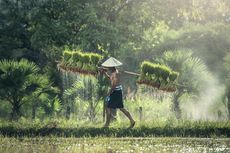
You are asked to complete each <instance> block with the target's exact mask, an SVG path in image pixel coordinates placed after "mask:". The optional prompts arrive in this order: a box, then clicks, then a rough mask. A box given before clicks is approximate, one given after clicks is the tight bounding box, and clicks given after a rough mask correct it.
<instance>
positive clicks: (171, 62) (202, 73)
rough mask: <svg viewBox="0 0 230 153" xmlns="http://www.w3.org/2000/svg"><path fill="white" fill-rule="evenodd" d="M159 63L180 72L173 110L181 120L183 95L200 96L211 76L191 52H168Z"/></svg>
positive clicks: (158, 60)
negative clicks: (181, 99) (181, 98)
mask: <svg viewBox="0 0 230 153" xmlns="http://www.w3.org/2000/svg"><path fill="white" fill-rule="evenodd" d="M156 61H157V62H158V63H162V64H166V65H168V66H169V67H170V68H172V70H174V71H176V72H179V74H180V75H179V77H178V84H177V91H176V93H175V94H174V96H173V105H172V109H173V111H174V112H175V115H176V117H177V118H181V109H180V101H179V99H180V97H181V96H182V95H183V94H191V95H197V96H198V95H199V94H200V92H201V91H202V90H203V89H204V88H205V87H206V85H207V79H208V78H209V76H210V74H209V72H208V70H207V67H206V65H205V64H204V63H203V62H202V61H201V60H200V59H199V58H197V57H193V55H192V52H191V51H188V50H187V51H183V50H177V51H167V52H165V53H164V54H163V55H162V56H161V57H160V58H159V59H157V60H156Z"/></svg>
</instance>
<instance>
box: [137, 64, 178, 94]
mask: <svg viewBox="0 0 230 153" xmlns="http://www.w3.org/2000/svg"><path fill="white" fill-rule="evenodd" d="M178 76H179V73H178V72H175V71H173V70H171V69H170V68H169V67H167V66H166V65H160V64H155V63H151V62H148V61H144V62H142V64H141V75H140V77H139V78H138V81H137V83H138V84H144V85H147V86H152V87H154V88H157V89H160V90H164V91H168V92H174V91H176V81H177V78H178Z"/></svg>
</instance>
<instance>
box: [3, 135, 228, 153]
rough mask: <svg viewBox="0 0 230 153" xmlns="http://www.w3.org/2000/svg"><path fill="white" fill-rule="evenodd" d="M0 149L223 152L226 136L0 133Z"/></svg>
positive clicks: (15, 152)
mask: <svg viewBox="0 0 230 153" xmlns="http://www.w3.org/2000/svg"><path fill="white" fill-rule="evenodd" d="M0 145H1V147H0V152H2V153H3V152H4V153H35V152H45V153H46V152H55V153H72V152H77V153H88V152H94V153H117V152H125V153H139V152H143V153H144V152H146V153H150V152H151V153H152V152H156V153H157V152H159V153H171V152H175V153H203V152H208V153H227V152H230V139H229V138H221V139H220V138H218V139H217V138H178V137H171V138H168V137H161V138H155V137H149V138H144V137H139V138H129V137H126V138H112V137H111V138H103V137H97V138H63V137H62V138H61V137H35V138H28V137H24V138H9V137H0Z"/></svg>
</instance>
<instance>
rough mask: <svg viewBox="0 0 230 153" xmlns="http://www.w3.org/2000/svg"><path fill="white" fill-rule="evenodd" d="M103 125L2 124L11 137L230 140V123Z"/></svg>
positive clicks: (60, 122) (2, 131)
mask: <svg viewBox="0 0 230 153" xmlns="http://www.w3.org/2000/svg"><path fill="white" fill-rule="evenodd" d="M102 126H103V123H102V122H98V123H88V122H77V121H65V120H53V121H43V122H40V121H37V122H36V121H35V122H29V121H26V120H23V121H19V122H8V121H1V124H0V134H1V135H3V136H9V137H25V136H26V137H34V136H51V135H52V136H61V137H230V132H229V131H230V122H207V121H206V122H205V121H183V120H166V121H153V122H142V123H140V122H137V124H136V126H135V128H133V129H128V128H127V127H128V126H129V123H128V122H114V123H112V124H111V126H110V128H102Z"/></svg>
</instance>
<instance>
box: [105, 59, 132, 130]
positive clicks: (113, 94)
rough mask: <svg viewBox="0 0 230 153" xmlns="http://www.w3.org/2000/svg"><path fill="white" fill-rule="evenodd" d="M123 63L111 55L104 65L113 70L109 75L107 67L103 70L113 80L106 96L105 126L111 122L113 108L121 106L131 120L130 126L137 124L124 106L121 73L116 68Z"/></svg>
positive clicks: (121, 109)
mask: <svg viewBox="0 0 230 153" xmlns="http://www.w3.org/2000/svg"><path fill="white" fill-rule="evenodd" d="M121 64H122V63H120V62H119V61H117V60H116V59H115V58H113V57H111V58H109V59H108V60H107V61H105V62H104V63H103V64H102V66H104V67H107V68H108V69H109V71H110V72H111V75H108V73H107V72H106V70H105V69H102V70H101V72H103V73H104V74H105V75H106V76H107V77H108V78H109V79H110V82H111V88H110V91H109V93H108V96H107V98H106V123H105V125H104V127H108V126H109V124H110V119H111V110H112V109H116V108H119V109H120V111H121V112H123V113H124V114H125V116H127V117H128V119H129V120H130V126H129V128H133V127H134V125H135V121H134V120H133V118H132V116H131V115H130V113H129V112H128V111H127V110H126V109H125V108H124V105H123V97H122V86H121V83H120V77H119V75H120V73H119V72H118V70H117V69H116V67H115V66H119V65H121Z"/></svg>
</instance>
